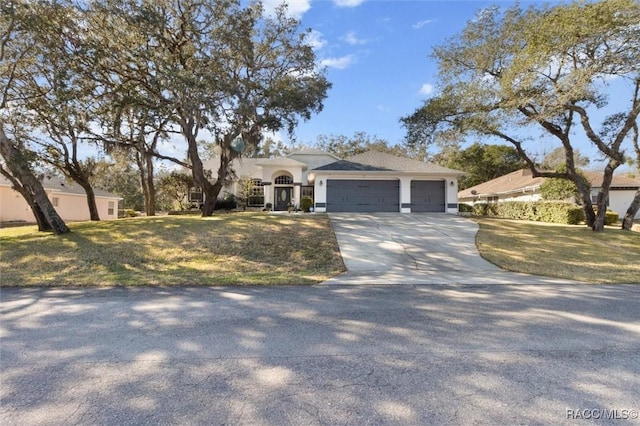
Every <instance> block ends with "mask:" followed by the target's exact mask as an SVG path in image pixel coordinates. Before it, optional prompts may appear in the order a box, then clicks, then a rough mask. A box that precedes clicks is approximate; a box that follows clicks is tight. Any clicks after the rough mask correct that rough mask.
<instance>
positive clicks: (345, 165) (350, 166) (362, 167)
mask: <svg viewBox="0 0 640 426" xmlns="http://www.w3.org/2000/svg"><path fill="white" fill-rule="evenodd" d="M314 170H333V171H366V172H372V171H378V172H380V171H391V169H387V168H384V167H375V166H370V165H367V164H361V163H355V162H353V161H347V160H339V161H334V162H333V163H330V164H327V165H325V166H322V167H316V168H315V169H314Z"/></svg>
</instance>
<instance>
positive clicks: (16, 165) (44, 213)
mask: <svg viewBox="0 0 640 426" xmlns="http://www.w3.org/2000/svg"><path fill="white" fill-rule="evenodd" d="M0 124H1V123H0ZM0 154H1V155H2V157H3V158H4V159H5V162H6V164H7V168H8V169H9V172H10V174H11V175H12V176H13V179H12V180H15V181H17V182H19V183H20V186H19V187H21V188H22V190H21V191H19V192H20V193H21V194H22V196H23V197H25V200H26V201H27V203H28V204H29V206H30V207H31V210H32V211H33V215H34V216H35V218H36V222H38V229H39V230H41V231H45V230H47V231H48V230H51V231H53V232H54V233H56V234H64V233H66V232H69V228H68V227H67V225H66V224H65V223H64V220H62V218H61V217H60V215H58V212H57V211H56V209H55V208H54V207H53V204H51V200H49V197H48V196H47V193H46V192H45V190H44V188H43V187H42V182H40V181H39V180H38V179H37V178H36V177H35V176H34V175H33V173H32V172H31V170H30V169H29V162H28V161H27V159H26V158H25V157H24V155H23V153H22V152H21V151H20V150H19V149H18V148H16V147H15V146H14V145H13V144H12V143H11V141H10V140H9V138H7V136H6V135H5V133H4V129H3V128H2V127H1V126H0ZM14 186H15V185H14ZM19 187H16V188H19Z"/></svg>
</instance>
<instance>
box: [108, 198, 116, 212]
mask: <svg viewBox="0 0 640 426" xmlns="http://www.w3.org/2000/svg"><path fill="white" fill-rule="evenodd" d="M115 207H116V203H114V202H113V201H109V207H108V208H107V216H113V214H114V210H115Z"/></svg>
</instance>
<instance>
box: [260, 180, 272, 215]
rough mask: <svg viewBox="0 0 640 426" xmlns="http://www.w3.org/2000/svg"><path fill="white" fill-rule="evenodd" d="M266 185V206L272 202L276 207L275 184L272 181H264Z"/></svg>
mask: <svg viewBox="0 0 640 426" xmlns="http://www.w3.org/2000/svg"><path fill="white" fill-rule="evenodd" d="M262 184H263V185H264V206H265V207H267V203H271V208H272V209H274V208H275V206H274V205H273V185H271V182H262Z"/></svg>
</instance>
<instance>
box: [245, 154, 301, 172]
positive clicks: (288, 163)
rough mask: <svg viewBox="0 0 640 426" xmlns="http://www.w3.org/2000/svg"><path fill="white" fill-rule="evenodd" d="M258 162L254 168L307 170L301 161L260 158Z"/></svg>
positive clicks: (281, 158)
mask: <svg viewBox="0 0 640 426" xmlns="http://www.w3.org/2000/svg"><path fill="white" fill-rule="evenodd" d="M260 160H261V161H257V162H256V163H255V164H256V166H281V167H302V169H303V170H305V169H306V168H307V165H306V164H305V163H303V162H302V161H296V160H294V159H292V158H288V157H278V158H261V159H260Z"/></svg>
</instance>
